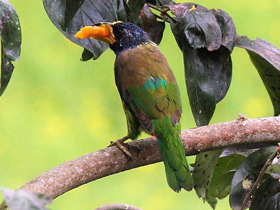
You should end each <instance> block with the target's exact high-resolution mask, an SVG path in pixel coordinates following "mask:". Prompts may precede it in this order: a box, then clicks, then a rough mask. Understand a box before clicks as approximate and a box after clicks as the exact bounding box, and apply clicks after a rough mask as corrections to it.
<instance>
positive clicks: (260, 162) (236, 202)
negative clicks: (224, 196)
mask: <svg viewBox="0 0 280 210" xmlns="http://www.w3.org/2000/svg"><path fill="white" fill-rule="evenodd" d="M276 150H277V146H270V147H266V148H263V149H260V150H258V151H256V152H254V153H252V154H251V155H249V156H248V157H247V158H246V159H245V160H244V161H243V162H242V163H241V165H240V166H239V167H238V169H237V170H236V172H235V174H234V177H233V179H232V183H231V192H230V198H229V201H230V206H231V208H232V209H234V210H238V209H240V207H241V206H242V203H243V200H244V198H245V196H246V195H247V193H248V192H249V188H248V187H246V185H248V184H249V183H250V180H253V182H254V179H255V178H256V177H257V176H258V174H259V172H260V171H261V169H262V168H263V166H264V164H265V163H266V161H267V159H268V157H269V156H270V155H271V154H272V153H274V152H275V151H276Z"/></svg>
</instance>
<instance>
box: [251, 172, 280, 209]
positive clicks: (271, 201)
mask: <svg viewBox="0 0 280 210" xmlns="http://www.w3.org/2000/svg"><path fill="white" fill-rule="evenodd" d="M279 206H280V183H279V181H278V180H276V179H274V178H272V177H269V178H268V179H267V180H265V181H264V182H263V183H262V185H261V186H260V188H259V189H258V190H257V192H256V194H255V196H254V198H253V199H252V203H251V207H250V210H278V209H279Z"/></svg>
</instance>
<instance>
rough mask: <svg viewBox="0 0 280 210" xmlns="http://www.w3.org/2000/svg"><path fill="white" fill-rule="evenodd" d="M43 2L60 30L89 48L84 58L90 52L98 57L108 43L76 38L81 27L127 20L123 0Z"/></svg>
mask: <svg viewBox="0 0 280 210" xmlns="http://www.w3.org/2000/svg"><path fill="white" fill-rule="evenodd" d="M43 3H44V7H45V10H46V12H47V14H48V16H49V18H50V19H51V21H52V22H53V24H54V25H55V26H56V27H57V28H58V29H59V30H60V32H61V33H63V34H64V35H65V36H66V37H67V38H68V39H70V40H71V41H73V42H74V43H76V44H78V45H80V46H82V47H84V48H85V49H86V50H87V51H86V55H87V56H83V58H82V60H86V59H88V58H89V57H91V56H90V55H89V52H90V53H91V54H92V57H93V59H97V58H98V57H99V56H100V55H101V54H102V53H103V52H104V51H105V50H106V49H107V47H108V45H107V44H105V43H103V42H99V41H96V40H93V39H76V38H75V37H74V34H75V33H76V32H77V31H79V30H80V28H82V27H84V26H88V25H92V24H94V23H98V22H113V21H117V20H122V21H126V12H125V8H124V4H123V0H116V1H113V0H109V1H103V0H83V1H81V0H79V1H78V2H75V3H73V2H72V3H70V0H69V1H68V0H67V1H66V0H57V1H52V0H43ZM73 15H74V16H73Z"/></svg>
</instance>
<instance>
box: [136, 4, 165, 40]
mask: <svg viewBox="0 0 280 210" xmlns="http://www.w3.org/2000/svg"><path fill="white" fill-rule="evenodd" d="M140 18H141V23H140V24H139V26H140V27H141V28H143V30H144V31H146V32H147V34H148V35H149V37H150V39H151V40H152V41H153V42H154V43H156V44H159V43H160V42H161V40H162V35H163V32H164V29H165V23H164V22H160V21H157V18H156V16H155V15H154V14H153V13H152V11H151V10H150V8H149V6H148V5H147V4H145V5H144V7H143V9H142V12H141V14H140Z"/></svg>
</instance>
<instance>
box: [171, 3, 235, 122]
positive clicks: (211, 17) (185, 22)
mask: <svg viewBox="0 0 280 210" xmlns="http://www.w3.org/2000/svg"><path fill="white" fill-rule="evenodd" d="M193 6H194V4H193V3H184V4H177V5H169V8H170V10H171V12H172V13H173V14H174V15H175V16H176V20H177V22H176V23H173V22H172V23H171V29H172V32H173V34H174V36H175V38H176V41H177V44H178V46H179V47H180V49H181V50H182V52H183V57H184V65H185V78H186V85H187V90H188V96H189V100H190V105H191V108H192V113H193V115H194V118H195V122H196V124H197V125H198V126H201V125H207V124H208V123H209V121H210V120H211V118H212V116H213V113H214V111H215V107H216V104H217V103H218V102H219V101H221V100H222V99H223V98H224V96H225V95H226V93H227V91H228V88H229V85H230V83H231V76H232V62H231V57H230V54H231V51H232V49H233V43H234V37H235V28H234V24H233V22H232V20H231V18H230V17H229V16H228V15H227V14H226V13H225V12H223V11H220V10H215V11H211V10H208V9H206V8H205V7H202V6H200V5H196V9H195V10H194V11H190V9H191V8H192V7H193Z"/></svg>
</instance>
